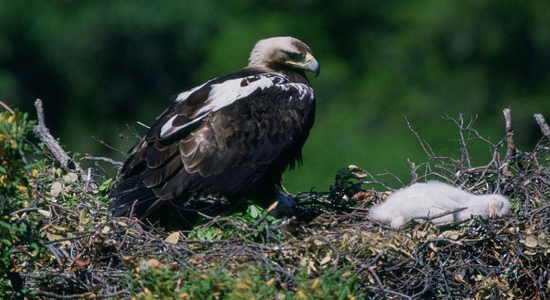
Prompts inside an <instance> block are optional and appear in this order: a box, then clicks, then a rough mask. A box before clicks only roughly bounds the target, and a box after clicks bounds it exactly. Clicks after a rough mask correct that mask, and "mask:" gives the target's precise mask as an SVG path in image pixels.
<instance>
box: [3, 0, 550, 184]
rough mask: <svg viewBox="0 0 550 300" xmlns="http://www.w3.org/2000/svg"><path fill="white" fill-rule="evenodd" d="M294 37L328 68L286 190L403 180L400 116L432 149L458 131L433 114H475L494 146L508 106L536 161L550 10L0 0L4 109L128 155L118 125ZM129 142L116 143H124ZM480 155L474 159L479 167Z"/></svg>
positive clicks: (148, 115)
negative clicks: (363, 173)
mask: <svg viewBox="0 0 550 300" xmlns="http://www.w3.org/2000/svg"><path fill="white" fill-rule="evenodd" d="M279 35H291V36H294V37H297V38H299V39H301V40H303V41H304V42H306V43H307V44H308V45H309V46H310V47H311V48H312V49H313V51H314V53H315V56H316V58H317V59H318V60H319V62H320V64H321V74H320V76H319V77H318V78H315V79H312V85H313V87H314V89H315V92H316V95H317V98H318V111H317V118H316V123H315V125H314V128H313V131H312V133H311V136H310V138H309V140H308V142H307V143H306V146H305V149H304V166H303V167H302V168H300V169H299V170H295V171H293V172H290V173H287V174H286V176H285V181H284V182H285V186H286V187H287V188H288V189H289V190H290V191H291V192H300V191H308V190H310V189H312V188H314V189H316V190H318V191H324V190H327V188H328V186H329V185H330V184H331V183H332V182H333V180H334V175H335V173H336V171H337V170H338V169H339V168H342V167H345V166H347V165H349V164H355V165H358V166H360V167H362V168H365V169H367V170H368V171H370V172H371V173H375V174H376V173H382V172H386V171H389V172H393V173H395V174H397V175H398V176H400V177H401V178H402V179H403V180H404V181H408V180H409V175H408V174H409V170H408V164H407V161H406V160H407V158H411V159H412V160H414V161H416V162H417V163H420V162H422V161H424V160H425V156H424V154H423V153H422V150H421V147H420V146H419V144H418V142H417V141H416V139H415V137H414V136H413V135H412V134H411V133H410V132H409V130H408V129H407V126H406V123H405V120H404V117H405V116H407V117H408V119H409V120H410V122H411V123H412V125H413V126H414V128H415V129H416V130H417V131H418V132H419V133H420V135H421V136H422V137H423V138H425V139H426V140H428V141H429V142H430V144H431V145H432V147H433V148H434V149H435V150H436V152H441V153H445V154H449V153H455V154H457V155H458V153H457V152H456V150H455V149H456V148H457V147H458V144H457V142H456V141H453V139H456V138H457V136H458V134H457V131H456V130H455V128H454V127H453V125H452V124H450V123H449V122H448V121H444V120H442V119H441V116H442V115H445V114H449V115H450V116H453V117H456V116H457V115H458V113H459V112H462V113H465V115H466V116H467V117H470V116H474V115H476V114H478V115H479V120H478V122H477V128H478V129H479V131H480V132H481V134H483V135H484V136H486V137H488V138H489V139H491V140H493V141H497V140H498V139H500V138H501V137H502V136H503V135H504V120H503V118H502V109H503V108H505V107H511V108H512V116H513V121H514V125H515V130H516V143H517V145H518V147H519V148H520V149H521V150H530V149H531V147H532V146H533V145H534V143H535V142H536V141H537V139H538V138H539V137H540V135H541V134H540V131H539V129H538V127H537V125H536V123H535V122H534V120H533V117H532V116H533V114H534V113H543V114H544V115H545V116H546V117H547V119H550V100H549V99H548V98H549V97H548V95H550V1H535V0H525V1H516V0H498V1H497V0H487V1H478V0H453V1H441V0H418V1H410V0H399V1H398V0H390V1H368V0H352V1H318V0H305V1H288V0H277V1H272V0H264V1H252V0H234V1H213V0H201V1H175V0H172V1H144V0H133V1H125V0H113V1H98V0H93V1H85V0H80V1H72V0H51V1H25V0H19V1H1V2H0V99H2V100H3V101H4V102H6V103H8V104H10V105H13V106H17V107H19V108H20V109H22V110H26V111H29V112H31V113H33V114H34V108H33V106H32V104H33V102H34V99H35V98H41V99H43V101H44V106H45V110H46V122H47V125H48V127H50V129H51V130H52V132H53V134H54V135H55V136H56V137H59V138H60V139H61V141H62V143H63V144H65V146H66V149H69V150H71V151H73V152H79V153H83V154H84V153H89V154H91V155H96V156H109V157H113V158H115V159H117V160H123V156H122V155H120V154H118V153H116V152H114V151H111V150H109V149H108V148H107V147H105V146H103V145H101V144H100V143H98V142H97V141H96V140H94V139H92V138H91V136H95V137H96V138H98V139H101V140H103V141H105V142H106V143H108V144H110V145H113V146H115V147H119V148H122V149H124V150H125V151H127V150H128V149H129V148H130V147H131V146H132V145H133V143H135V142H136V140H135V138H134V137H133V135H132V134H131V132H130V131H129V130H128V129H127V128H126V126H125V124H126V123H128V124H130V125H131V126H134V127H136V129H137V131H138V132H139V133H140V134H143V133H144V132H145V129H144V128H142V127H140V126H139V125H137V124H136V121H141V122H143V123H145V124H151V123H152V122H153V120H154V118H155V117H156V116H157V115H158V114H159V113H160V112H162V111H163V110H164V108H165V107H166V106H167V105H168V97H169V95H172V94H176V93H178V92H181V91H184V90H186V89H189V88H191V87H193V86H196V85H198V84H201V83H203V82H204V81H206V80H208V79H211V78H213V77H217V76H220V75H223V74H226V73H229V72H232V71H235V70H237V69H239V68H241V67H243V66H244V65H245V64H246V61H247V58H248V54H249V52H250V50H251V48H252V46H253V45H254V43H255V42H256V41H257V40H259V39H262V38H266V37H271V36H279ZM121 134H122V135H124V136H129V137H130V138H121V137H120V136H121ZM486 148H487V147H484V146H483V145H481V146H480V147H479V149H476V151H475V152H474V153H472V155H473V158H474V159H475V160H476V159H477V160H478V161H479V162H486V161H485V160H484V159H485V158H486V157H487V156H488V151H487V149H486Z"/></svg>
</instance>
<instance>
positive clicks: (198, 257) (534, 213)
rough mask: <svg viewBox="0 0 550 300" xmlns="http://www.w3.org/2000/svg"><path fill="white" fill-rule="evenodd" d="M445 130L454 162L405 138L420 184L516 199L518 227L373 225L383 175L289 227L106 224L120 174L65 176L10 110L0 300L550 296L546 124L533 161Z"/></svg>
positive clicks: (346, 183) (265, 221) (320, 199)
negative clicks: (474, 151) (414, 151)
mask: <svg viewBox="0 0 550 300" xmlns="http://www.w3.org/2000/svg"><path fill="white" fill-rule="evenodd" d="M448 120H449V121H450V122H451V123H453V124H454V126H455V128H456V129H457V130H458V133H459V134H458V136H459V137H460V138H459V139H458V140H457V142H458V144H459V146H458V149H459V151H458V152H457V153H448V154H447V153H445V154H441V153H440V152H439V151H437V150H436V149H434V148H432V147H431V146H430V145H429V143H428V142H427V141H425V140H424V139H422V138H420V136H419V135H418V133H416V131H414V129H413V128H412V127H411V128H410V130H411V131H412V134H413V136H414V135H416V137H417V138H418V141H419V142H420V146H421V148H422V149H423V150H424V151H425V153H426V156H427V160H426V161H424V162H422V163H419V164H416V163H415V162H413V161H409V164H410V168H411V170H410V171H411V174H412V177H413V181H424V180H426V179H430V178H438V179H440V180H445V181H448V182H453V183H454V184H457V185H461V186H463V187H466V188H469V189H470V190H472V191H473V192H475V193H487V192H499V193H502V194H504V195H506V196H508V197H509V198H510V199H512V203H513V204H514V209H513V213H512V214H511V215H509V216H506V217H505V218H501V219H496V220H489V219H485V218H476V219H472V220H468V221H465V222H461V223H452V224H440V225H439V224H438V225H435V224H430V223H414V222H411V223H409V224H408V225H407V226H406V227H405V228H404V229H402V230H400V231H394V230H392V229H390V228H389V227H385V226H380V225H379V224H375V223H373V222H372V221H371V220H370V219H369V218H368V217H367V213H368V208H369V207H370V206H371V205H373V204H375V203H378V202H379V201H381V200H382V199H383V198H384V197H385V196H386V195H387V193H385V192H377V191H376V190H374V189H373V187H375V186H379V187H380V188H381V189H384V190H391V188H390V187H388V185H387V181H386V180H385V179H384V176H374V175H372V174H371V173H369V172H368V171H366V170H364V169H361V168H359V167H357V166H349V167H348V168H344V169H341V170H340V171H339V172H338V173H337V174H336V177H335V181H334V183H333V185H331V186H330V187H329V188H327V192H304V193H300V194H298V195H297V199H298V200H299V204H298V208H299V209H298V211H297V212H296V215H295V217H294V218H291V219H276V218H273V217H271V216H269V215H266V213H265V211H264V210H263V209H262V208H260V207H258V206H256V205H254V204H252V203H251V204H250V205H249V207H248V210H247V211H246V212H242V213H235V214H233V215H229V216H226V217H220V216H208V215H207V214H203V217H202V220H200V221H199V222H198V223H197V225H196V226H195V227H193V228H192V229H190V230H184V231H173V232H167V231H165V230H164V229H163V228H158V227H154V226H151V224H144V223H142V222H140V221H138V220H136V219H133V218H124V217H119V218H114V217H112V216H111V215H110V214H109V212H108V211H107V204H108V202H109V201H110V200H109V198H108V193H109V191H110V190H111V188H112V185H113V182H114V180H113V178H112V177H109V176H107V175H105V174H106V173H107V172H106V171H105V170H104V168H111V167H113V166H115V167H116V166H117V164H116V163H114V164H113V165H112V166H111V163H113V161H111V160H108V159H105V158H102V159H101V161H102V163H101V164H97V165H96V167H95V168H94V172H91V170H88V171H86V172H85V173H86V174H81V173H78V172H75V171H72V170H70V169H69V170H62V169H61V168H59V167H58V165H59V162H57V161H56V160H55V159H54V158H53V157H52V156H51V155H50V152H49V151H48V150H47V146H48V145H43V144H42V143H36V142H33V140H34V139H33V138H32V136H31V135H30V133H31V130H32V128H33V125H34V124H35V122H33V121H29V120H28V117H27V114H26V113H21V112H19V111H5V112H3V113H2V114H1V115H0V121H1V122H0V130H1V131H2V133H1V134H2V135H1V136H0V137H1V139H2V144H1V145H2V147H1V148H2V152H1V158H2V163H1V166H2V168H1V169H0V173H1V175H0V176H2V177H0V178H2V185H1V186H0V189H1V196H0V200H1V205H0V208H1V210H0V218H1V219H0V233H1V235H0V243H1V244H2V247H1V251H0V254H1V256H0V259H1V260H0V271H1V272H0V297H1V298H2V299H23V298H34V297H38V298H47V299H75V298H99V299H147V300H148V299H264V298H267V299H346V300H350V299H365V298H372V299H400V298H405V299H416V298H426V299H440V298H475V299H518V298H529V299H546V298H548V296H549V291H550V287H549V282H550V277H549V274H550V264H549V263H548V261H549V260H548V254H549V253H550V252H549V251H550V238H549V237H548V234H547V228H548V227H549V226H550V214H548V210H549V209H550V196H549V195H550V187H549V186H548V184H547V182H549V180H550V159H549V155H548V154H549V151H550V150H549V149H550V129H548V128H547V125H546V127H544V125H545V123H544V121H543V120H542V119H539V123H540V124H541V129H542V130H543V132H545V135H546V136H545V137H544V138H542V139H541V140H540V141H539V143H538V144H537V145H536V146H535V148H534V149H533V150H532V151H531V152H519V151H517V150H516V149H515V148H514V147H513V144H514V143H513V132H512V131H510V128H508V133H507V135H506V136H505V137H504V138H503V139H501V140H499V141H497V142H492V141H491V140H489V139H487V138H485V137H483V136H482V135H480V134H479V132H478V131H477V129H476V128H474V124H475V122H474V121H475V120H474V119H471V120H469V121H468V120H466V119H465V118H464V117H463V116H459V117H458V118H456V119H455V118H448ZM508 121H511V120H508ZM409 126H410V124H409ZM545 128H546V129H545ZM544 130H546V131H544ZM476 144H477V145H478V144H483V145H484V146H485V148H486V149H489V152H490V153H491V155H492V156H491V159H490V160H489V161H488V162H486V163H485V164H481V165H476V164H474V163H473V162H472V160H471V158H470V156H469V152H468V151H469V149H470V147H471V146H474V145H476ZM504 150H506V153H508V154H506V153H503V152H504ZM436 153H437V154H436ZM74 156H75V157H76V155H74ZM83 159H86V158H83ZM83 159H80V160H76V162H82V161H83ZM88 159H91V157H88ZM96 162H97V161H96ZM73 167H74V166H73ZM6 174H8V175H9V176H4V175H6ZM90 174H94V175H93V176H89V175H90ZM82 175H86V176H82ZM387 176H389V177H390V178H393V179H392V180H398V181H399V180H400V179H399V178H398V177H395V176H394V175H393V174H387ZM402 185H405V183H403V182H402Z"/></svg>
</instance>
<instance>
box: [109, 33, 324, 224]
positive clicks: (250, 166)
mask: <svg viewBox="0 0 550 300" xmlns="http://www.w3.org/2000/svg"><path fill="white" fill-rule="evenodd" d="M319 70H320V68H319V63H318V62H317V60H316V59H315V57H314V56H313V54H312V51H311V49H310V47H308V46H307V45H306V44H305V43H303V42H302V41H300V40H298V39H296V38H293V37H272V38H267V39H263V40H260V41H258V42H257V43H256V44H255V46H254V48H253V49H252V51H251V53H250V57H249V59H248V66H246V67H244V68H243V69H240V70H238V71H236V72H234V73H231V74H228V75H225V76H221V77H217V78H214V79H212V80H209V81H207V82H205V83H204V84H202V85H199V86H197V87H194V88H192V89H190V90H188V91H185V92H182V93H179V94H177V95H175V96H172V98H171V100H172V101H173V103H172V104H171V105H170V106H169V107H168V108H167V109H166V110H165V111H164V112H163V113H161V114H160V115H159V116H158V117H157V119H156V121H155V122H154V123H153V125H152V126H151V127H150V128H149V130H148V132H147V133H146V134H145V136H143V138H141V140H140V141H139V142H138V143H137V144H136V145H135V146H134V147H133V148H132V149H131V150H130V152H129V157H128V159H127V160H126V162H125V163H124V165H123V166H122V168H121V169H120V171H119V181H118V184H117V185H116V186H115V188H114V190H113V191H112V192H111V194H110V197H111V199H112V200H113V201H112V202H111V205H110V210H111V211H113V214H114V215H115V216H135V217H138V218H140V219H143V218H145V217H147V216H149V215H150V214H151V213H153V212H154V211H155V210H157V209H158V208H159V207H161V206H163V205H164V204H166V203H169V202H170V203H172V202H175V203H178V202H184V201H185V200H187V199H190V198H192V197H197V196H201V195H216V196H221V197H225V199H227V201H228V202H229V203H230V204H235V203H242V202H243V199H248V200H251V201H254V202H255V203H258V204H260V205H262V206H264V207H266V206H267V205H269V204H271V203H273V202H275V201H277V199H279V198H280V197H284V196H283V195H282V193H281V180H282V177H281V176H282V173H283V171H285V170H286V169H287V168H288V169H292V168H294V167H295V166H296V165H297V164H299V165H301V163H302V153H301V150H302V147H303V146H304V143H305V141H306V139H307V137H308V135H309V133H310V129H311V128H312V126H313V120H314V117H315V96H314V93H313V89H312V87H311V85H310V83H309V80H308V78H307V77H306V72H308V71H309V72H312V73H313V74H314V75H315V76H317V75H318V74H319Z"/></svg>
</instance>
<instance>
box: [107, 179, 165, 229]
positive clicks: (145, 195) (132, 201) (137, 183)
mask: <svg viewBox="0 0 550 300" xmlns="http://www.w3.org/2000/svg"><path fill="white" fill-rule="evenodd" d="M110 197H111V198H112V199H113V202H111V205H110V206H109V210H111V211H113V215H115V216H135V217H138V218H140V219H142V218H145V217H146V216H147V215H149V214H150V213H151V212H152V211H153V210H154V209H155V208H157V206H159V204H160V202H162V201H160V200H159V199H158V198H157V197H156V196H155V193H154V192H153V191H152V190H151V189H149V188H146V187H145V186H143V184H141V177H140V176H139V175H138V176H134V177H131V178H127V179H124V180H123V181H122V182H121V183H120V184H119V185H118V186H117V187H116V188H115V190H114V191H112V192H111V194H110Z"/></svg>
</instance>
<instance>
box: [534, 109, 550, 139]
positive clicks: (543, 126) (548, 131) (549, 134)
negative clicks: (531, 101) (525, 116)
mask: <svg viewBox="0 0 550 300" xmlns="http://www.w3.org/2000/svg"><path fill="white" fill-rule="evenodd" d="M534 117H535V120H536V121H537V124H539V126H540V131H542V134H544V136H545V137H546V138H549V139H550V127H549V126H548V123H546V120H544V116H543V115H542V114H535V115H534Z"/></svg>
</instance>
